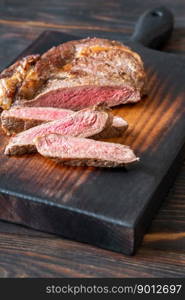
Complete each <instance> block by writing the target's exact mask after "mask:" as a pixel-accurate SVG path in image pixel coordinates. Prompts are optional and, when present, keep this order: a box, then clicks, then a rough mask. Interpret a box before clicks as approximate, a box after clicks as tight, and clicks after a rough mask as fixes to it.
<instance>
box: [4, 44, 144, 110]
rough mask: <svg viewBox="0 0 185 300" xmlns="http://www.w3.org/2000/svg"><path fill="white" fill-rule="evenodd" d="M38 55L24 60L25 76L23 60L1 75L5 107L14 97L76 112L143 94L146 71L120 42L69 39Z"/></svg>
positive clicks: (20, 102) (125, 100)
mask: <svg viewBox="0 0 185 300" xmlns="http://www.w3.org/2000/svg"><path fill="white" fill-rule="evenodd" d="M34 57H35V58H34V59H33V61H31V64H30V63H29V59H26V58H25V59H23V61H24V60H25V62H26V63H25V68H24V72H23V73H24V76H22V75H21V76H20V73H21V72H19V68H20V65H22V61H21V62H17V63H16V64H15V65H14V67H10V68H8V69H7V70H6V71H5V72H4V74H2V75H1V77H3V78H2V79H1V81H0V85H1V87H2V88H1V94H0V105H1V106H2V107H3V108H4V109H7V108H9V106H10V105H11V102H15V101H16V102H18V103H19V104H22V105H24V106H39V107H41V106H45V107H46V106H47V107H58V108H67V109H72V110H79V109H82V108H84V107H88V106H91V105H95V104H98V103H102V102H106V103H107V105H108V106H115V105H119V104H122V103H128V102H137V101H139V100H140V98H141V95H142V93H143V87H144V81H145V73H144V69H143V63H142V61H141V58H140V56H139V55H138V54H137V53H135V52H133V51H132V50H131V49H129V48H128V47H126V46H124V45H123V44H121V43H119V42H116V41H110V40H106V39H98V38H87V39H83V40H77V41H70V42H67V43H64V44H61V45H59V46H57V47H53V48H52V49H50V50H49V51H47V52H46V53H45V54H43V55H42V56H34ZM27 60H28V62H27ZM21 74H22V73H21ZM7 82H8V84H7ZM4 86H5V88H4ZM11 86H13V88H11ZM12 91H13V92H12ZM7 95H8V96H7ZM7 99H8V100H7ZM23 100H24V101H23Z"/></svg>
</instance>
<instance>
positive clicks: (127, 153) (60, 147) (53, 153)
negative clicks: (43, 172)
mask: <svg viewBox="0 0 185 300" xmlns="http://www.w3.org/2000/svg"><path fill="white" fill-rule="evenodd" d="M35 144H36V147H37V151H38V152H39V153H40V154H41V155H43V156H46V157H48V158H51V159H54V160H55V161H56V162H58V163H61V164H63V165H71V166H96V167H122V166H125V165H127V164H130V163H133V162H136V161H138V160H139V159H138V158H137V157H136V156H135V154H134V152H133V151H132V150H131V149H130V148H129V147H128V146H124V145H120V144H114V143H106V142H100V141H94V140H91V139H86V138H78V137H69V136H61V135H58V134H49V135H46V136H43V137H37V138H36V139H35Z"/></svg>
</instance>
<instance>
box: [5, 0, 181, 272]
mask: <svg viewBox="0 0 185 300" xmlns="http://www.w3.org/2000/svg"><path fill="white" fill-rule="evenodd" d="M43 2H45V7H47V8H48V11H47V13H45V15H42V16H41V15H40V14H41V13H40V12H39V7H38V10H37V13H36V14H35V16H34V21H33V15H31V9H30V7H29V12H27V14H24V18H22V17H21V16H20V11H19V10H21V6H22V3H21V2H20V1H12V2H11V1H8V5H7V6H3V7H2V9H3V16H1V20H0V23H1V26H0V33H1V37H2V38H1V40H0V43H1V50H0V57H1V61H2V64H1V66H2V68H3V67H4V66H5V65H6V64H7V63H9V62H10V61H11V60H12V57H15V56H16V55H17V54H19V52H20V49H24V47H25V46H26V45H28V44H29V42H30V41H31V40H32V39H34V38H35V37H36V36H37V35H38V34H39V33H40V32H41V31H42V30H43V28H45V27H44V25H43V24H44V23H47V25H48V24H49V26H50V27H51V29H52V28H55V30H56V28H57V29H58V30H61V29H62V30H63V29H65V30H66V32H71V33H74V31H76V32H78V34H82V35H84V33H85V34H87V35H88V33H90V32H92V31H93V30H96V31H97V30H98V29H97V27H96V28H95V27H94V29H93V26H98V27H100V30H99V31H98V33H99V36H106V32H108V31H109V30H110V28H109V27H111V28H113V29H114V30H115V31H114V34H115V38H116V34H117V32H118V33H120V32H123V34H124V30H125V35H124V36H125V39H126V38H127V37H128V35H129V33H130V32H131V31H132V28H133V26H134V21H135V20H136V19H137V17H138V16H139V14H141V13H142V12H143V11H144V9H146V8H151V7H152V6H153V7H154V6H156V5H157V4H161V2H162V4H169V7H170V8H172V10H173V12H175V13H176V19H177V23H176V30H175V35H173V37H172V39H171V41H170V42H169V44H168V45H167V46H166V50H167V51H170V52H177V53H178V52H180V53H181V52H182V53H185V47H184V43H183V39H184V37H183V34H184V32H185V30H184V28H183V26H184V27H185V24H184V23H183V15H182V13H183V9H182V8H183V7H184V4H183V1H176V2H173V1H155V3H154V2H153V1H143V2H142V4H141V2H139V5H138V1H124V2H123V1H117V2H116V7H115V8H114V9H110V5H111V4H112V1H107V2H106V5H105V3H104V5H102V3H100V2H101V1H100V2H98V3H99V4H98V6H97V3H96V1H95V2H93V4H87V2H86V4H84V3H83V2H79V6H78V8H79V15H80V17H79V16H78V14H77V16H74V15H73V16H71V18H72V19H70V17H69V18H67V15H69V14H70V8H71V6H73V7H75V5H77V1H68V2H67V1H66V2H65V1H64V4H65V5H61V6H60V8H59V7H57V9H56V10H55V12H53V11H52V9H51V7H49V5H48V6H47V1H43ZM43 2H42V3H43ZM62 2H63V1H62ZM3 3H4V2H3ZM58 3H59V2H58ZM80 3H81V4H80ZM123 3H124V4H123ZM125 3H126V4H125ZM100 4H101V5H100ZM30 5H32V8H33V9H34V5H35V7H36V4H35V3H34V1H33V2H32V4H31V3H30ZM64 7H65V17H64V16H63V17H62V16H61V15H62V12H63V10H64ZM80 7H81V8H80ZM49 9H50V10H49ZM93 10H94V12H96V13H94V15H93V14H92V17H91V19H90V21H88V24H90V25H92V28H88V29H86V27H85V26H86V24H87V19H86V17H85V15H86V13H87V12H89V14H90V15H91V13H90V12H92V11H93ZM66 11H68V13H67V12H66ZM120 11H123V13H122V15H121V14H120ZM18 12H19V13H18ZM97 15H101V18H99V17H98V18H97ZM59 16H60V17H59ZM102 16H103V18H102ZM50 17H51V19H52V22H49V19H50ZM107 18H108V19H109V20H108V19H107ZM51 19H50V20H51ZM1 21H2V22H1ZM30 21H31V23H30ZM41 21H42V22H41ZM33 22H34V24H33ZM80 24H81V27H80V28H79V25H80ZM53 25H55V26H54V27H53ZM72 25H76V29H74V28H69V26H72ZM42 26H43V27H42ZM60 26H65V28H61V27H60ZM46 28H48V26H46ZM106 28H107V29H108V30H106ZM8 34H10V36H9V35H8ZM181 37H182V40H181ZM12 38H14V39H15V40H16V43H12ZM10 45H12V47H10ZM9 47H10V48H11V50H7V49H8V48H9ZM8 51H10V52H9V53H8ZM5 57H6V60H5ZM3 64H4V65H3ZM184 174H185V166H182V170H181V173H180V174H179V176H178V178H177V181H176V183H175V185H174V187H173V188H172V190H171V192H170V194H169V195H168V197H167V199H166V201H165V202H164V203H163V205H162V207H161V210H160V212H159V214H158V215H157V216H156V218H155V220H154V221H153V224H152V227H151V228H150V230H149V232H148V234H146V236H145V239H144V242H143V246H142V247H141V248H140V250H139V252H138V253H137V255H136V256H134V257H131V258H128V257H125V256H124V255H120V254H115V253H112V252H109V251H104V250H100V249H97V248H94V247H91V246H87V245H84V244H80V243H76V242H70V241H66V240H64V239H61V238H58V237H55V236H53V235H52V236H51V235H47V234H43V233H40V232H35V231H32V230H29V229H26V228H24V229H23V227H20V226H15V225H10V224H7V223H5V222H1V228H0V232H1V235H0V250H1V252H0V269H1V276H2V277H3V276H4V277H6V276H11V277H16V276H18V277H21V276H22V277H27V276H28V277H29V276H34V277H39V276H44V277H48V276H49V277H54V276H59V277H60V276H61V277H63V276H70V277H71V276H79V277H82V276H88V277H91V276H97V277H103V276H109V277H110V276H113V277H117V276H118V277H128V276H131V277H132V276H135V277H136V276H143V277H147V276H153V277H157V276H159V277H165V276H168V277H173V276H176V277H183V276H184V274H185V255H184V249H185V221H184V217H185V205H184V201H185V198H184V192H185V189H184V177H185V175H184Z"/></svg>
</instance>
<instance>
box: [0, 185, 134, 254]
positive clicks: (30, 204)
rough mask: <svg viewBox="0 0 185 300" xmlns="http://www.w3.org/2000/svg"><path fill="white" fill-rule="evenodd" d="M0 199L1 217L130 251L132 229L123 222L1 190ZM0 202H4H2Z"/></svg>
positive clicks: (132, 239) (91, 242) (84, 240)
mask: <svg viewBox="0 0 185 300" xmlns="http://www.w3.org/2000/svg"><path fill="white" fill-rule="evenodd" d="M0 200H1V210H0V219H2V220H5V221H10V222H13V223H16V224H21V225H24V226H28V227H30V228H33V229H36V230H40V231H44V232H47V233H54V234H57V235H61V236H62V237H64V238H67V239H72V240H75V241H80V242H84V243H89V244H93V245H95V246H98V247H100V248H104V249H109V250H112V251H115V252H120V253H124V254H127V255H132V254H133V253H134V230H133V228H129V227H128V226H127V224H123V223H120V224H119V223H116V220H112V222H111V221H110V220H108V219H105V218H103V217H102V218H100V216H98V217H97V216H96V215H93V214H90V213H89V214H88V213H86V214H85V213H84V212H83V211H82V212H81V211H80V210H76V209H69V208H65V207H62V206H61V205H53V204H51V203H50V202H48V201H45V200H40V199H38V200H37V199H32V198H31V197H29V196H27V197H26V196H25V195H24V196H23V195H22V196H21V195H16V193H7V192H6V191H2V190H0ZM3 202H4V203H5V202H6V204H5V205H4V206H3V205H2V203H3ZM15 212H16V213H15ZM74 216H75V217H74ZM89 228H90V231H89ZM123 245H124V247H123Z"/></svg>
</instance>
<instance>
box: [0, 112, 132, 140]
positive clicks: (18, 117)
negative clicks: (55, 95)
mask: <svg viewBox="0 0 185 300" xmlns="http://www.w3.org/2000/svg"><path fill="white" fill-rule="evenodd" d="M73 113H74V112H73V111H72V110H68V109H60V108H52V107H17V108H11V109H9V110H4V111H3V112H2V114H1V124H2V128H3V130H4V131H5V132H6V134H7V135H13V134H16V133H19V132H21V131H24V130H27V129H29V128H32V127H34V126H37V125H40V124H42V123H47V122H51V121H56V120H63V119H64V118H65V117H66V116H69V115H71V114H73ZM127 127H128V123H127V122H126V121H125V120H124V119H123V118H121V117H117V116H114V117H113V122H112V125H111V128H109V129H108V130H109V137H111V136H112V137H116V136H120V135H122V134H123V132H124V131H125V130H126V129H127Z"/></svg>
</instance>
